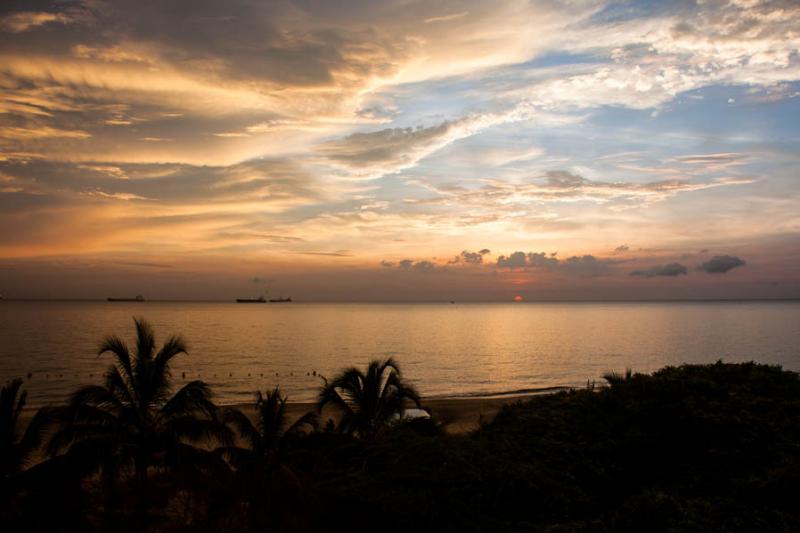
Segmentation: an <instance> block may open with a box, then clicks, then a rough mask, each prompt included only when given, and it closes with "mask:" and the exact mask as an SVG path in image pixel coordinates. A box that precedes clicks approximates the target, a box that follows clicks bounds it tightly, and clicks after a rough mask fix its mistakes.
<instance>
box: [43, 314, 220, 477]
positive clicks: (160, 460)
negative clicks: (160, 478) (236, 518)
mask: <svg viewBox="0 0 800 533" xmlns="http://www.w3.org/2000/svg"><path fill="white" fill-rule="evenodd" d="M134 323H135V326H136V346H135V351H134V352H131V351H130V350H129V348H128V346H127V344H126V343H125V342H124V341H123V340H122V339H120V338H119V337H117V336H115V335H111V336H108V337H106V338H105V339H104V340H103V342H102V343H101V345H100V349H99V351H98V355H103V354H105V353H110V354H111V355H112V356H113V358H114V362H113V364H112V365H111V366H110V367H109V369H108V371H107V372H106V375H105V383H104V384H103V385H88V386H85V387H82V388H80V389H78V390H77V391H76V392H75V393H74V394H73V395H72V398H71V399H70V402H69V405H68V406H67V407H66V408H65V409H63V410H62V411H61V413H60V418H61V420H62V425H61V427H60V428H59V430H58V431H57V432H56V433H55V434H54V435H53V436H52V438H51V439H50V442H49V444H48V451H49V452H50V454H51V455H57V454H59V453H60V452H62V451H63V452H66V453H67V454H69V455H71V456H74V457H75V458H76V460H78V461H79V462H81V463H83V464H85V465H87V467H90V468H91V469H93V470H98V471H99V472H100V473H101V474H102V476H103V478H104V479H105V480H107V481H114V480H116V479H117V478H119V477H120V476H126V475H131V474H133V475H134V476H135V478H136V480H137V481H138V482H140V483H143V482H145V481H146V480H147V477H148V474H149V472H150V470H151V469H161V470H163V469H180V468H201V469H202V468H210V469H213V468H215V467H219V466H220V464H219V463H218V462H217V461H215V456H214V455H213V454H211V453H210V452H208V451H207V450H203V449H201V448H198V447H196V446H194V445H193V443H203V442H207V441H212V440H214V439H216V440H219V441H222V442H226V443H227V442H230V441H231V440H232V437H233V435H232V432H231V431H230V429H229V428H228V427H227V426H226V425H225V424H224V423H223V422H222V421H221V420H220V419H219V416H218V409H217V406H216V405H214V403H213V402H212V401H211V390H210V388H209V387H208V385H206V384H205V383H204V382H202V381H191V382H189V383H187V384H186V385H184V386H183V387H181V388H180V389H179V390H178V391H177V392H175V393H174V394H173V393H172V379H171V375H170V368H169V367H170V361H171V360H172V359H173V358H174V357H177V356H178V355H181V354H185V353H186V344H185V342H184V341H183V339H181V338H180V337H177V336H173V337H170V338H169V339H167V341H166V342H165V343H164V344H163V346H161V348H160V349H157V347H156V342H155V337H154V335H153V330H152V328H151V327H150V325H149V324H148V323H147V322H146V321H145V320H143V319H134Z"/></svg>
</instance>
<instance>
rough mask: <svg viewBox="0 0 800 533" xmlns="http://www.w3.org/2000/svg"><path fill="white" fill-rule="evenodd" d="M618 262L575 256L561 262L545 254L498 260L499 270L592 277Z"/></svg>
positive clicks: (588, 256) (519, 253)
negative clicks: (530, 270) (524, 269)
mask: <svg viewBox="0 0 800 533" xmlns="http://www.w3.org/2000/svg"><path fill="white" fill-rule="evenodd" d="M617 262H618V261H615V260H611V259H598V258H597V257H595V256H593V255H590V254H587V255H580V256H578V255H574V256H571V257H568V258H566V259H564V260H559V259H558V258H556V257H555V254H546V253H545V252H528V253H525V252H519V251H517V252H514V253H512V254H510V255H508V256H505V255H501V256H500V257H498V258H497V266H498V267H499V268H510V269H512V270H513V269H515V268H532V269H542V270H547V271H550V272H555V273H560V274H567V275H574V276H583V277H592V276H600V275H603V274H605V273H607V272H609V271H610V270H611V267H612V266H613V265H615V264H616V263H617Z"/></svg>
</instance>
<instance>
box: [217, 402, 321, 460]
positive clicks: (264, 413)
mask: <svg viewBox="0 0 800 533" xmlns="http://www.w3.org/2000/svg"><path fill="white" fill-rule="evenodd" d="M255 408H256V416H257V418H256V423H255V424H253V422H252V421H251V420H250V418H248V417H247V415H245V414H244V413H242V412H241V411H240V410H238V409H235V408H229V409H226V410H225V422H227V423H228V424H230V425H232V426H234V427H235V428H236V430H237V432H238V433H239V437H240V438H241V439H242V440H244V443H245V445H246V448H241V447H228V448H222V449H221V450H222V451H223V452H224V453H225V454H226V455H227V456H228V457H229V459H230V460H231V462H232V463H234V466H236V467H240V466H243V465H246V464H252V463H257V462H263V461H270V460H272V459H276V455H277V454H279V453H280V452H281V451H282V450H283V448H284V446H285V442H286V439H287V438H288V437H290V436H292V435H296V434H298V433H301V432H302V431H303V430H304V429H308V428H311V429H316V427H317V415H316V413H306V414H305V415H303V416H301V417H300V418H299V419H298V420H297V421H296V422H294V423H293V424H292V425H291V426H289V427H288V428H287V427H286V423H287V420H286V397H285V396H281V391H280V388H279V387H275V389H274V390H272V391H268V392H267V394H266V396H264V395H263V394H261V391H258V392H256V403H255Z"/></svg>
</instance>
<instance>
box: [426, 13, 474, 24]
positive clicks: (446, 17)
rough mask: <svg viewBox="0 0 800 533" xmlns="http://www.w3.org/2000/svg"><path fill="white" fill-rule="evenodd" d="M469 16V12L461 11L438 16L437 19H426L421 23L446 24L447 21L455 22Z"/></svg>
mask: <svg viewBox="0 0 800 533" xmlns="http://www.w3.org/2000/svg"><path fill="white" fill-rule="evenodd" d="M467 15H469V11H461V12H460V13H452V14H450V15H440V16H437V17H428V18H426V19H425V20H424V21H423V22H424V23H425V24H433V23H434V22H447V21H448V20H456V19H460V18H462V17H466V16H467Z"/></svg>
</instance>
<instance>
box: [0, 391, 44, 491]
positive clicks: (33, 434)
mask: <svg viewBox="0 0 800 533" xmlns="http://www.w3.org/2000/svg"><path fill="white" fill-rule="evenodd" d="M21 387H22V380H21V379H12V380H11V381H9V382H8V383H6V385H5V387H3V388H2V390H0V476H2V480H3V483H4V484H5V483H6V482H8V481H10V480H11V479H12V478H13V477H14V476H17V475H18V474H20V473H21V472H22V471H23V469H24V468H25V467H26V466H29V465H30V463H31V462H32V459H33V458H34V453H35V452H36V451H37V449H38V448H39V444H40V443H41V441H42V436H43V434H44V432H45V431H46V430H47V427H48V424H49V423H50V422H51V416H50V411H49V410H48V409H39V410H38V411H37V412H36V414H35V415H34V416H33V418H32V419H31V421H30V422H29V423H28V425H27V426H26V427H25V430H24V431H23V432H22V433H21V434H20V428H19V425H20V415H21V414H22V410H23V409H24V407H25V401H26V399H27V397H28V393H27V392H25V391H22V392H20V389H21Z"/></svg>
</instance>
